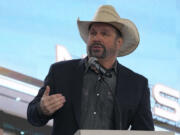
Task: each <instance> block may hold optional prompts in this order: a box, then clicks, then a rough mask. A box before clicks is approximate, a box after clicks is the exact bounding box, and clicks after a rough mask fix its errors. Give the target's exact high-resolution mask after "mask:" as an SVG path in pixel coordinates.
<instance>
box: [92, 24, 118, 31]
mask: <svg viewBox="0 0 180 135" xmlns="http://www.w3.org/2000/svg"><path fill="white" fill-rule="evenodd" d="M92 28H93V29H95V28H105V29H113V30H115V28H114V27H113V26H112V25H111V24H108V23H102V22H95V23H92V24H90V26H89V30H91V29H92Z"/></svg>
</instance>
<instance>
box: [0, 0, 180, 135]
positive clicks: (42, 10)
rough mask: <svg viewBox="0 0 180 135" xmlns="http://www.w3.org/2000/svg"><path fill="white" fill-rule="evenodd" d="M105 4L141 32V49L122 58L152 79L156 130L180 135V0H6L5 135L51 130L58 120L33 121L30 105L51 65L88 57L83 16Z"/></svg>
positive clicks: (2, 10) (0, 90)
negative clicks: (28, 111) (37, 124)
mask: <svg viewBox="0 0 180 135" xmlns="http://www.w3.org/2000/svg"><path fill="white" fill-rule="evenodd" d="M104 4H110V5H113V6H114V7H115V9H116V11H117V12H118V13H119V15H120V16H121V17H122V18H127V19H130V20H131V21H133V22H134V23H135V24H136V26H137V28H138V30H139V33H140V44H139V46H138V48H137V49H136V50H135V51H134V52H133V53H132V54H130V55H128V56H124V57H120V58H118V61H119V63H121V64H123V65H124V66H127V67H128V68H130V69H132V70H133V71H134V72H137V73H139V74H142V75H144V76H145V77H147V78H148V80H149V87H150V90H151V94H152V96H151V105H152V112H153V118H154V122H155V124H156V130H160V131H164V130H165V131H166V130H167V131H173V132H176V134H177V135H179V134H180V25H178V24H180V1H179V0H152V1H149V0H136V1H132V0H98V1H97V0H75V1H74V0H66V1H65V0H61V1H60V0H29V1H27V0H18V1H13V0H1V1H0V135H1V134H3V135H4V134H5V135H6V134H7V135H24V134H25V135H45V134H50V130H51V126H52V121H50V122H49V123H48V124H47V126H46V127H41V128H35V127H32V126H31V125H29V124H28V123H27V121H26V109H27V104H28V103H29V102H30V101H31V100H32V99H33V97H34V96H35V95H36V94H37V92H38V90H39V88H40V87H41V86H42V83H43V80H44V78H45V77H46V75H47V73H48V70H49V67H50V65H51V64H53V63H55V62H57V61H62V60H69V59H77V58H82V57H84V56H86V44H85V43H84V42H83V40H82V39H81V37H80V35H79V31H78V28H77V19H78V17H79V18H80V20H92V18H93V16H94V14H95V12H96V10H97V8H98V7H99V6H101V5H104ZM174 93H175V94H174ZM164 100H165V101H167V103H164V102H163V101H164ZM168 101H170V102H169V103H172V102H173V104H168ZM171 101H172V102H171ZM158 109H161V110H160V111H161V113H158ZM163 110H164V112H163Z"/></svg>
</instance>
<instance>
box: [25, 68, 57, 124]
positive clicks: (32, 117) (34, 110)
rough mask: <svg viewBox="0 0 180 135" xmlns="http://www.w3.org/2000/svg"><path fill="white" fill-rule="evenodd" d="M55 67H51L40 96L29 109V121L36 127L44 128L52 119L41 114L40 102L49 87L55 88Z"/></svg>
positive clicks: (39, 93)
mask: <svg viewBox="0 0 180 135" xmlns="http://www.w3.org/2000/svg"><path fill="white" fill-rule="evenodd" d="M53 82H54V80H53V66H51V68H50V70H49V73H48V75H47V76H46V78H45V81H44V85H43V87H42V88H41V89H40V90H39V92H38V95H37V96H36V97H35V98H34V99H33V100H32V101H31V102H30V103H29V105H28V109H27V120H28V121H29V122H30V123H31V124H32V125H34V126H44V125H45V124H46V123H47V122H48V121H49V120H50V119H51V118H52V117H53V115H52V116H46V115H44V114H43V113H42V112H41V109H40V100H41V98H42V96H43V93H44V91H45V88H46V86H47V85H49V86H50V88H51V89H52V88H53Z"/></svg>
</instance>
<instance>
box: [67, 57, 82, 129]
mask: <svg viewBox="0 0 180 135" xmlns="http://www.w3.org/2000/svg"><path fill="white" fill-rule="evenodd" d="M74 70H75V71H74V76H73V78H74V79H73V81H74V82H73V85H72V89H73V90H72V94H71V98H72V106H73V111H74V114H75V119H76V121H77V124H78V127H79V128H80V118H81V92H82V84H83V74H84V59H83V60H81V61H80V62H79V63H78V66H77V67H76V68H75V69H74ZM70 85H71V84H70Z"/></svg>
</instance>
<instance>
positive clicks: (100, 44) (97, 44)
mask: <svg viewBox="0 0 180 135" xmlns="http://www.w3.org/2000/svg"><path fill="white" fill-rule="evenodd" d="M93 46H101V47H103V48H104V44H102V43H100V42H94V43H92V44H90V47H93Z"/></svg>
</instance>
